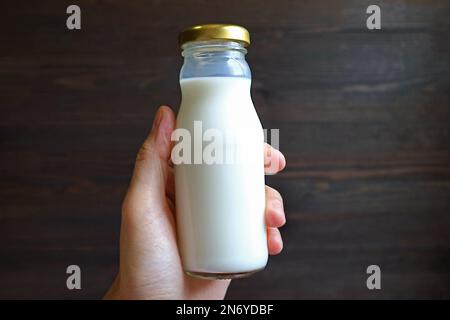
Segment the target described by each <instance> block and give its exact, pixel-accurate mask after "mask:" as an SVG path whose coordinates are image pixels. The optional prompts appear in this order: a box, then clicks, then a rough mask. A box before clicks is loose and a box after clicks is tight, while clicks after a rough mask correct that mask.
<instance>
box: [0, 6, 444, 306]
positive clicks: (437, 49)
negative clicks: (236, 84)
mask: <svg viewBox="0 0 450 320" xmlns="http://www.w3.org/2000/svg"><path fill="white" fill-rule="evenodd" d="M377 3H378V5H380V7H381V8H382V28H383V29H382V30H381V31H368V30H367V29H366V27H365V20H366V17H367V15H366V13H365V10H366V8H367V6H368V5H369V4H372V1H356V0H342V1H331V0H330V1H288V0H278V1H265V2H262V1H256V0H255V1H254V0H250V1H242V0H241V1H236V0H229V1H200V0H196V1H170V2H169V1H94V0H91V1H87V0H85V1H77V4H78V5H79V6H80V7H81V9H82V30H81V31H68V30H67V29H66V27H65V19H66V16H67V15H66V14H65V10H66V7H67V6H68V5H69V4H72V3H71V2H69V1H56V0H55V1H49V0H45V1H35V2H30V1H14V4H12V3H10V4H6V2H4V3H2V4H0V12H2V18H1V19H0V35H1V38H0V39H1V41H0V46H1V47H0V48H1V50H0V151H1V154H0V177H1V179H0V241H1V246H0V298H69V299H70V298H100V297H101V296H102V295H103V294H104V292H105V291H106V289H107V288H108V286H109V285H110V283H111V281H112V279H113V276H114V273H115V272H116V271H117V263H118V239H119V224H120V204H121V200H122V198H123V195H124V193H125V191H126V188H127V184H128V181H129V178H130V175H131V171H132V167H133V161H134V157H135V153H136V151H137V149H138V147H139V145H140V143H141V142H142V140H143V138H144V137H145V135H146V133H147V131H148V130H149V128H150V125H151V121H152V118H153V114H154V111H155V109H156V107H157V106H158V105H160V104H169V105H171V106H173V107H174V109H177V108H178V104H179V99H180V95H179V84H178V72H179V68H180V66H181V63H182V60H181V57H180V52H179V49H178V47H177V41H176V39H177V33H178V31H179V30H180V29H182V28H184V27H186V26H189V25H192V24H199V23H208V22H232V23H236V24H242V25H244V26H246V27H247V28H248V29H249V30H250V32H251V35H252V46H251V47H250V51H249V54H248V61H249V63H250V65H251V68H252V71H253V86H252V95H253V99H254V102H255V105H256V108H257V110H258V113H259V115H260V118H261V121H262V123H263V125H264V127H265V128H280V142H281V150H282V151H283V152H284V153H285V155H286V158H287V161H288V167H287V168H286V170H285V171H284V172H283V173H282V174H280V175H278V176H273V177H268V178H267V181H268V183H269V184H270V185H272V186H273V187H275V188H278V189H279V190H280V191H281V193H282V194H283V196H284V199H285V208H286V211H287V218H288V223H287V225H286V226H285V227H284V228H283V229H282V234H283V237H284V242H285V250H284V252H283V253H282V254H281V255H280V256H277V257H272V258H271V259H270V263H269V265H268V267H267V269H266V270H265V271H264V272H260V273H259V274H257V275H255V276H253V277H251V278H248V279H244V280H239V281H234V282H233V283H232V285H231V287H230V290H229V292H228V295H227V298H231V299H233V298H266V299H282V298H290V299H300V298H324V299H331V298H367V299H378V298H384V299H389V298H447V299H448V298H450V142H449V141H450V90H449V88H450V42H449V39H450V3H449V2H448V1H447V0H431V1H427V0H410V1H408V0H403V1H399V0H394V1H377ZM69 264H78V265H80V266H81V268H82V270H83V284H82V285H83V289H82V290H81V291H76V292H75V291H68V290H67V289H66V288H65V279H66V274H65V268H66V267H67V265H69ZM371 264H377V265H380V267H381V269H382V290H380V291H376V292H374V291H369V290H367V289H366V286H365V281H366V277H367V275H366V273H365V270H366V267H367V266H368V265H371Z"/></svg>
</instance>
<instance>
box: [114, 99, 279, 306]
mask: <svg viewBox="0 0 450 320" xmlns="http://www.w3.org/2000/svg"><path fill="white" fill-rule="evenodd" d="M174 127H175V115H174V113H173V111H172V110H171V109H170V108H169V107H166V106H161V107H159V109H158V111H157V113H156V115H155V120H154V122H153V127H152V130H151V132H150V134H149V136H148V137H147V139H146V140H145V142H144V143H143V145H142V147H141V149H140V150H139V153H138V156H137V158H136V163H135V168H134V172H133V177H132V179H131V182H130V186H129V188H128V191H127V194H126V196H125V199H124V201H123V205H122V225H121V232H120V268H119V272H118V274H117V276H116V278H115V280H114V282H113V284H112V285H111V288H110V289H109V290H108V292H107V293H106V295H105V299H223V298H224V297H225V294H226V292H227V289H228V286H229V284H230V280H203V279H196V278H192V277H190V276H187V275H186V274H185V273H184V272H183V268H182V264H181V258H180V252H179V249H178V245H177V235H176V226H175V207H174V197H175V194H174V177H173V167H172V166H171V164H170V152H171V146H172V143H171V140H170V136H171V133H172V131H173V130H174ZM265 160H266V168H265V169H266V173H269V174H274V173H277V172H278V171H281V170H282V169H283V168H284V167H285V165H286V161H285V158H284V156H283V154H282V153H281V152H279V151H278V150H276V149H274V148H271V147H270V146H269V145H266V159H265ZM270 161H272V163H276V165H275V166H274V165H269V162H270ZM265 217H266V226H267V247H268V250H269V254H271V255H276V254H278V253H280V252H281V250H282V249H283V242H282V239H281V235H280V232H279V230H278V228H279V227H281V226H283V225H284V224H285V222H286V218H285V214H284V209H283V199H282V198H281V195H280V194H279V192H278V191H276V190H275V189H273V188H270V187H269V186H266V209H265Z"/></svg>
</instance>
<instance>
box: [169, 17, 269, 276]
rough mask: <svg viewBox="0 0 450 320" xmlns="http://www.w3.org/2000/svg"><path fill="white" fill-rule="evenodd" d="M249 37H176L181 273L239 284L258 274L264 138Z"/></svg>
mask: <svg viewBox="0 0 450 320" xmlns="http://www.w3.org/2000/svg"><path fill="white" fill-rule="evenodd" d="M249 44H250V36H249V33H248V31H247V30H246V29H245V28H243V27H240V26H235V25H217V24H215V25H201V26H195V27H191V28H188V29H186V30H185V31H183V32H182V33H181V34H180V45H181V48H182V50H183V52H182V55H183V57H184V64H183V67H182V69H181V72H180V85H181V92H182V102H181V106H180V109H179V113H178V116H177V130H175V133H174V135H173V136H172V139H173V140H174V141H175V142H174V144H175V146H174V148H173V151H172V161H173V162H174V166H175V189H176V222H177V234H178V243H179V248H180V251H181V258H182V262H183V268H184V270H185V272H186V273H187V274H189V275H191V276H194V277H202V278H218V279H226V278H238V277H243V276H246V275H249V274H251V273H253V272H256V271H259V270H262V269H264V267H265V266H266V263H267V259H268V251H267V239H266V226H265V220H264V208H265V189H264V184H265V183H264V133H263V129H262V126H261V123H260V121H259V118H258V115H257V113H256V110H255V108H254V106H253V102H252V99H251V96H250V85H251V73H250V68H249V66H248V64H247V62H246V61H245V54H246V53H247V50H246V47H247V46H248V45H249Z"/></svg>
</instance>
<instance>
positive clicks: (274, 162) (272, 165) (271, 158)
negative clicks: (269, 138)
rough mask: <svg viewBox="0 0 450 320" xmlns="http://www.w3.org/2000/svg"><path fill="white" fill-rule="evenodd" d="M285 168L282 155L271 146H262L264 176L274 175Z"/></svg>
mask: <svg viewBox="0 0 450 320" xmlns="http://www.w3.org/2000/svg"><path fill="white" fill-rule="evenodd" d="M285 166H286V159H285V158H284V155H283V154H282V153H281V152H280V151H279V150H277V149H275V148H273V147H272V146H271V145H269V144H267V143H265V146H264V171H265V173H266V174H276V173H278V172H279V171H281V170H283V169H284V167H285Z"/></svg>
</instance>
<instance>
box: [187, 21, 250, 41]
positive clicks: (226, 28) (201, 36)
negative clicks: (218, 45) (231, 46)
mask: <svg viewBox="0 0 450 320" xmlns="http://www.w3.org/2000/svg"><path fill="white" fill-rule="evenodd" d="M205 40H231V41H239V42H240V43H242V45H243V46H244V47H246V46H248V45H249V44H250V34H249V32H248V30H247V29H245V28H244V27H241V26H237V25H234V24H202V25H198V26H193V27H189V28H187V29H185V30H183V31H182V32H181V33H180V37H179V44H180V47H181V46H183V44H185V43H187V42H190V41H205Z"/></svg>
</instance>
